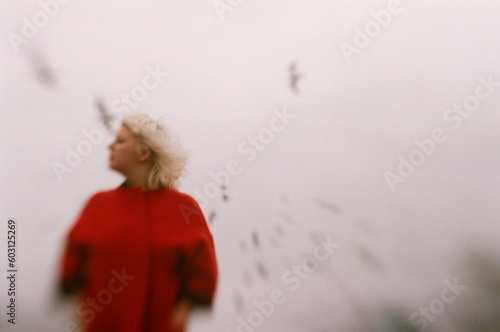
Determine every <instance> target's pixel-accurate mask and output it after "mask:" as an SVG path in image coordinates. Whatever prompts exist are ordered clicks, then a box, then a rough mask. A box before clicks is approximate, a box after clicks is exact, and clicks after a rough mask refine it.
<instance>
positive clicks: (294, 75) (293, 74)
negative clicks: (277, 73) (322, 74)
mask: <svg viewBox="0 0 500 332" xmlns="http://www.w3.org/2000/svg"><path fill="white" fill-rule="evenodd" d="M288 73H289V76H290V89H291V90H292V92H293V93H295V94H297V93H298V92H299V90H298V87H297V83H298V82H299V80H300V79H301V78H302V76H303V75H302V74H300V73H298V72H297V62H296V61H295V62H292V63H291V64H290V66H288Z"/></svg>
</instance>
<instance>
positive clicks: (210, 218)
mask: <svg viewBox="0 0 500 332" xmlns="http://www.w3.org/2000/svg"><path fill="white" fill-rule="evenodd" d="M215 217H216V213H215V211H214V210H212V211H210V214H209V215H208V222H209V223H210V224H213V223H214V221H215Z"/></svg>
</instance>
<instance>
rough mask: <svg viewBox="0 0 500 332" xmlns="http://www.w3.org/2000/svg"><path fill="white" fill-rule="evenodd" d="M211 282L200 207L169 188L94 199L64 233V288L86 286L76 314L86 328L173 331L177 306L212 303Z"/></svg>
mask: <svg viewBox="0 0 500 332" xmlns="http://www.w3.org/2000/svg"><path fill="white" fill-rule="evenodd" d="M216 282H217V264H216V258H215V251H214V245H213V240H212V235H211V234H210V231H209V229H208V226H207V223H206V221H205V218H204V217H203V214H202V212H201V209H200V207H199V205H198V204H197V203H196V201H195V200H194V199H193V198H191V197H190V196H188V195H185V194H182V193H180V192H178V191H175V190H168V189H158V190H150V191H143V190H141V189H139V188H126V187H124V186H121V187H120V188H117V189H114V190H110V191H106V192H100V193H97V194H95V195H94V196H92V197H91V198H90V200H89V201H88V203H87V205H86V206H85V208H84V210H83V211H82V213H81V215H80V217H79V218H78V220H77V222H76V223H75V225H74V226H73V228H72V229H71V231H70V232H69V234H68V238H67V246H66V250H65V253H64V256H63V261H62V268H61V285H62V290H63V291H64V292H66V293H69V292H73V291H76V290H78V289H79V288H83V296H82V298H81V301H80V302H79V304H78V306H77V308H76V314H77V316H80V317H81V318H82V320H83V322H84V323H85V324H86V325H87V329H86V331H88V332H94V331H96V332H115V331H116V332H143V331H152V332H153V331H154V332H156V331H158V332H159V331H162V332H167V331H170V329H169V327H168V322H169V315H170V313H171V312H172V309H173V307H174V306H175V305H176V303H178V302H179V301H180V300H182V299H187V300H189V301H191V303H193V304H195V305H211V303H212V300H213V297H214V293H215V288H216ZM73 324H74V323H73ZM176 332H177V331H176Z"/></svg>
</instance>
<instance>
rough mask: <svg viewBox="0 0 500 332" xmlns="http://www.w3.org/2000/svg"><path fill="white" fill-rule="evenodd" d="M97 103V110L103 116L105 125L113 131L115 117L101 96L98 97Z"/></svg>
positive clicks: (102, 120) (102, 119)
mask: <svg viewBox="0 0 500 332" xmlns="http://www.w3.org/2000/svg"><path fill="white" fill-rule="evenodd" d="M95 105H96V107H97V110H98V111H99V116H100V118H101V122H102V124H103V126H104V127H105V128H106V129H107V130H109V131H110V132H111V131H112V128H113V126H112V122H113V120H114V118H113V116H112V115H111V114H110V113H109V111H108V108H107V107H106V106H105V105H104V101H103V99H102V98H101V97H96V99H95Z"/></svg>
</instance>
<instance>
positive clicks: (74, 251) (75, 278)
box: [58, 197, 94, 295]
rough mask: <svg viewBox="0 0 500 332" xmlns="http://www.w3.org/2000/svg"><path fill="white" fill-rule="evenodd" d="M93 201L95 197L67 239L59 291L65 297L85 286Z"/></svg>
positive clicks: (60, 271) (62, 258) (59, 278)
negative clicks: (87, 230)
mask: <svg viewBox="0 0 500 332" xmlns="http://www.w3.org/2000/svg"><path fill="white" fill-rule="evenodd" d="M93 201H94V197H92V198H91V199H90V200H89V201H88V202H87V204H86V205H85V207H84V209H83V210H82V212H81V213H80V216H79V217H78V218H77V221H76V222H75V224H74V225H73V227H72V228H71V230H70V231H69V233H68V234H67V236H66V239H65V248H64V251H63V254H62V257H61V262H60V268H59V275H58V286H59V291H60V292H61V293H62V294H63V295H66V294H71V293H74V292H76V291H78V290H80V289H81V288H82V287H83V285H84V284H85V276H86V262H87V258H88V246H87V244H86V241H85V240H84V238H85V236H84V234H85V229H86V228H88V226H89V225H88V224H89V221H91V220H92V219H93V217H92V214H93V210H94V208H93Z"/></svg>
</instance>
